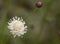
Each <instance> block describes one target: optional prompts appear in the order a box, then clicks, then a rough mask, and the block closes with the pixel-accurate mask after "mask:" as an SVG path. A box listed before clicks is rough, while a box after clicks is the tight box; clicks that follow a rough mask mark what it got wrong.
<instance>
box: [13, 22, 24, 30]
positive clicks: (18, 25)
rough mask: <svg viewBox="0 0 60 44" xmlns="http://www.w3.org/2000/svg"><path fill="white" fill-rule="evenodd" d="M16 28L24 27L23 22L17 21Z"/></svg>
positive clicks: (14, 25)
mask: <svg viewBox="0 0 60 44" xmlns="http://www.w3.org/2000/svg"><path fill="white" fill-rule="evenodd" d="M13 27H14V30H20V29H21V28H22V27H23V24H22V22H20V21H17V22H15V23H14V24H13Z"/></svg>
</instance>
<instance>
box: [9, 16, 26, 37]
mask: <svg viewBox="0 0 60 44" xmlns="http://www.w3.org/2000/svg"><path fill="white" fill-rule="evenodd" d="M8 29H9V30H10V32H11V33H12V35H13V36H14V37H16V36H22V35H24V34H25V33H26V32H27V26H25V21H23V19H22V17H21V18H20V17H17V16H15V17H13V18H12V19H10V21H9V22H8Z"/></svg>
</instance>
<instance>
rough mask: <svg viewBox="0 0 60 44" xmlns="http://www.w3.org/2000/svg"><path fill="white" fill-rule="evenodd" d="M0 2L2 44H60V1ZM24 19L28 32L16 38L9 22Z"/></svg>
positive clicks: (0, 43)
mask: <svg viewBox="0 0 60 44" xmlns="http://www.w3.org/2000/svg"><path fill="white" fill-rule="evenodd" d="M40 1H41V2H42V3H43V5H42V7H40V8H37V7H36V5H35V4H36V3H37V2H38V0H0V44H60V33H59V32H60V0H40ZM14 16H18V17H22V18H23V19H24V21H26V25H27V26H28V32H27V33H26V34H25V35H24V36H23V38H22V37H18V36H17V37H16V38H14V37H13V36H12V35H11V33H10V32H9V29H8V28H7V26H8V21H9V19H11V18H12V17H14Z"/></svg>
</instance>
